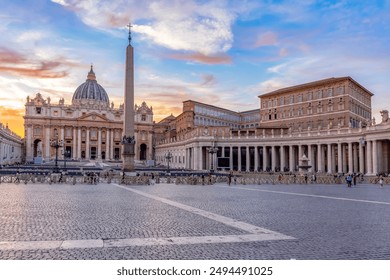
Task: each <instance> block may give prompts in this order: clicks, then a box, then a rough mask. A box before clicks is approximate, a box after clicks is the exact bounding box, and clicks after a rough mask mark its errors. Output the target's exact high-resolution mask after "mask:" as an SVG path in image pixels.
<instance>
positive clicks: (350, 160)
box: [348, 142, 353, 174]
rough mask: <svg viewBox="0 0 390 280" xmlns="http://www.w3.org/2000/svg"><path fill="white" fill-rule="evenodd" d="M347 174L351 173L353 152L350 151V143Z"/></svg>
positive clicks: (350, 145)
mask: <svg viewBox="0 0 390 280" xmlns="http://www.w3.org/2000/svg"><path fill="white" fill-rule="evenodd" d="M348 173H350V174H352V173H353V151H352V143H351V142H349V143H348Z"/></svg>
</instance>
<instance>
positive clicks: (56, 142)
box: [50, 138, 64, 172]
mask: <svg viewBox="0 0 390 280" xmlns="http://www.w3.org/2000/svg"><path fill="white" fill-rule="evenodd" d="M50 146H52V147H53V148H55V149H56V161H55V168H54V172H58V171H59V169H58V149H59V148H61V147H63V146H64V141H62V140H58V138H54V139H51V140H50Z"/></svg>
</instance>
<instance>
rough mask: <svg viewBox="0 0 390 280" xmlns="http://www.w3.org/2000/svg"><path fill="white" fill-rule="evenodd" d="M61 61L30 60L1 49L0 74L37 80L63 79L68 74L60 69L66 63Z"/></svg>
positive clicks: (22, 55)
mask: <svg viewBox="0 0 390 280" xmlns="http://www.w3.org/2000/svg"><path fill="white" fill-rule="evenodd" d="M60 61H61V60H58V61H38V60H34V59H29V58H27V57H26V56H25V55H24V54H21V53H18V52H16V51H12V50H9V49H6V48H1V47H0V73H1V72H3V73H10V74H14V75H18V76H31V77H36V78H63V77H66V76H67V75H68V72H67V71H64V70H59V69H58V68H59V67H60V66H64V62H60Z"/></svg>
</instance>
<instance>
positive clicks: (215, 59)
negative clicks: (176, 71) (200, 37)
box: [167, 53, 232, 64]
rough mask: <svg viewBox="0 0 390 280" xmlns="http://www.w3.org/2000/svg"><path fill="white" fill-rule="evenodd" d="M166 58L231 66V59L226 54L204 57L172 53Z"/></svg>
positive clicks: (196, 54) (193, 54)
mask: <svg viewBox="0 0 390 280" xmlns="http://www.w3.org/2000/svg"><path fill="white" fill-rule="evenodd" d="M167 57H169V58H171V59H176V60H184V61H191V62H198V63H204V64H231V63H232V59H231V57H230V56H229V55H226V54H215V55H210V56H209V55H204V54H202V53H172V54H168V55H167Z"/></svg>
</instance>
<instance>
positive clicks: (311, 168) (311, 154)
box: [307, 144, 315, 172]
mask: <svg viewBox="0 0 390 280" xmlns="http://www.w3.org/2000/svg"><path fill="white" fill-rule="evenodd" d="M307 154H308V156H307V158H308V160H309V165H311V167H310V168H309V172H312V171H313V170H314V166H315V164H314V160H313V153H312V148H311V145H310V144H309V145H307Z"/></svg>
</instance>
